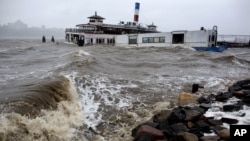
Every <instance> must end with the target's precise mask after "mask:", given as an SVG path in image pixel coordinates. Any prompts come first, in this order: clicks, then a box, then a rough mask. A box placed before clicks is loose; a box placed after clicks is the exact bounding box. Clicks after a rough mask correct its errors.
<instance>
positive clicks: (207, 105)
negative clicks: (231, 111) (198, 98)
mask: <svg viewBox="0 0 250 141" xmlns="http://www.w3.org/2000/svg"><path fill="white" fill-rule="evenodd" d="M200 107H201V108H203V109H204V110H205V111H207V110H208V109H209V108H211V107H212V106H211V104H207V103H202V104H200Z"/></svg>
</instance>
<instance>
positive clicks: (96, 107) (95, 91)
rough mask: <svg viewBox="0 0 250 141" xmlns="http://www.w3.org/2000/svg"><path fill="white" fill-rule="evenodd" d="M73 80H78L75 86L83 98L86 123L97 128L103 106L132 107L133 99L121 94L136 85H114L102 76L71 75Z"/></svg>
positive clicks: (100, 120)
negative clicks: (124, 89)
mask: <svg viewBox="0 0 250 141" xmlns="http://www.w3.org/2000/svg"><path fill="white" fill-rule="evenodd" d="M71 75H72V77H74V78H73V79H76V78H77V79H78V80H77V81H76V82H74V83H75V85H76V86H77V88H78V93H79V95H80V96H81V101H82V104H83V107H84V108H83V113H84V123H85V124H86V125H88V126H89V127H92V128H95V126H97V125H98V124H100V123H101V122H102V111H100V110H102V108H103V106H111V107H113V108H115V109H121V108H124V107H130V106H131V105H132V103H131V102H132V100H131V99H132V97H130V96H128V95H125V94H123V95H122V94H121V91H122V89H123V88H129V87H130V88H131V87H137V86H136V85H135V84H132V83H129V84H113V83H112V82H111V80H109V79H108V78H106V77H102V76H90V75H86V76H83V77H79V75H78V74H77V73H73V74H71Z"/></svg>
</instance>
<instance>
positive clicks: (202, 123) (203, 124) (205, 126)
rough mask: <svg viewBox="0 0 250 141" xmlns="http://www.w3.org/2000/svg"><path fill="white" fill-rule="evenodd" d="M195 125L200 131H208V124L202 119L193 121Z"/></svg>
mask: <svg viewBox="0 0 250 141" xmlns="http://www.w3.org/2000/svg"><path fill="white" fill-rule="evenodd" d="M195 125H196V126H197V127H198V128H199V129H200V130H201V131H202V132H205V133H210V126H209V124H207V123H206V122H205V121H203V120H198V121H197V122H195Z"/></svg>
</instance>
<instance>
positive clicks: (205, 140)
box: [200, 136, 220, 141]
mask: <svg viewBox="0 0 250 141" xmlns="http://www.w3.org/2000/svg"><path fill="white" fill-rule="evenodd" d="M219 139H220V137H218V136H203V137H201V138H200V140H201V141H218V140H219Z"/></svg>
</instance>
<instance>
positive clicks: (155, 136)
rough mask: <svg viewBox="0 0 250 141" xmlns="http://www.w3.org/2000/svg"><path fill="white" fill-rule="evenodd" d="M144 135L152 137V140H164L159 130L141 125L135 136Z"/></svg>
mask: <svg viewBox="0 0 250 141" xmlns="http://www.w3.org/2000/svg"><path fill="white" fill-rule="evenodd" d="M145 134H147V136H149V135H150V136H152V138H153V140H160V139H163V138H164V134H163V133H162V131H161V130H158V129H156V128H154V127H151V126H149V125H142V126H141V127H140V128H139V130H138V131H137V136H142V135H143V136H144V135H145Z"/></svg>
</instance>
